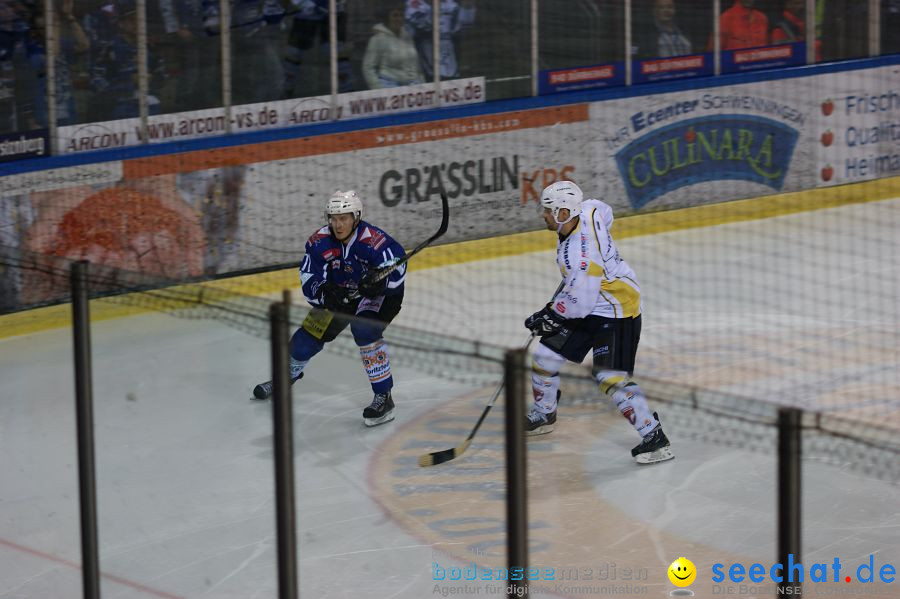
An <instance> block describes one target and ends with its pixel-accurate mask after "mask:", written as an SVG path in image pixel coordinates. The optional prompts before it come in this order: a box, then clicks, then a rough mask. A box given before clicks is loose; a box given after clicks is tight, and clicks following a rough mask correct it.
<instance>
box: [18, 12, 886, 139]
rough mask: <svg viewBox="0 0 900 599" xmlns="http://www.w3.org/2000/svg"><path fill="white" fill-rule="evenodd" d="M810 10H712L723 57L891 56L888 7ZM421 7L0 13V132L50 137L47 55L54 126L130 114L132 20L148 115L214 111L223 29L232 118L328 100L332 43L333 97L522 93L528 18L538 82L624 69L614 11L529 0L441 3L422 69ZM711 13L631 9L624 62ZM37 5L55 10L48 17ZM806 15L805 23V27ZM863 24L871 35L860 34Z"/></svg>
mask: <svg viewBox="0 0 900 599" xmlns="http://www.w3.org/2000/svg"><path fill="white" fill-rule="evenodd" d="M809 2H810V3H812V6H811V7H807V1H806V0H720V2H718V5H719V7H720V11H721V14H720V15H719V17H718V18H719V19H720V21H719V23H720V25H719V29H720V47H721V49H722V50H729V49H734V48H741V47H757V46H765V45H771V44H782V43H790V42H795V41H806V39H807V37H808V36H811V35H814V42H813V43H814V48H815V51H814V56H815V58H814V61H817V62H820V61H835V60H845V59H852V58H860V57H865V56H871V55H873V54H892V53H897V52H900V35H898V33H900V0H878V1H875V2H869V1H866V0H809ZM432 4H433V3H432V1H431V0H338V1H337V2H335V3H334V4H330V3H329V2H328V0H231V1H230V2H228V3H227V5H226V6H225V7H224V8H225V9H226V10H225V13H224V15H223V14H222V8H223V6H222V3H221V2H220V0H144V1H143V2H136V0H52V2H49V1H47V0H0V133H12V132H23V131H32V130H37V129H46V128H47V127H48V108H47V106H48V103H47V90H48V86H47V76H46V73H47V56H48V55H50V56H54V57H55V61H54V66H55V76H54V81H55V98H56V102H55V106H56V124H57V125H60V126H63V125H73V124H79V123H90V122H98V121H109V120H114V119H119V118H127V117H134V116H138V115H139V102H138V89H139V86H138V83H139V80H138V73H139V69H138V67H137V60H138V55H139V53H138V42H139V40H140V39H143V37H142V36H141V35H139V32H140V28H139V23H141V22H142V20H141V19H139V18H138V14H137V13H138V10H139V8H141V7H143V8H144V11H145V13H144V15H145V16H144V22H146V40H147V70H146V73H147V89H148V95H147V105H148V110H149V113H150V114H165V113H171V112H182V111H190V110H198V109H203V108H213V107H217V106H222V105H223V101H224V99H223V93H222V85H221V80H222V77H221V73H222V65H223V60H222V56H223V53H222V36H221V33H222V29H223V27H227V28H228V31H229V33H230V35H229V36H227V37H226V39H228V38H230V46H229V50H228V51H227V55H226V56H227V58H228V60H229V61H230V67H231V68H230V72H231V90H230V103H231V104H233V105H240V104H249V103H255V102H268V101H273V100H281V99H287V98H300V97H307V96H316V95H323V94H329V93H331V92H332V81H333V79H332V76H331V75H332V68H331V65H332V61H333V60H334V59H333V58H332V52H331V45H330V43H329V41H330V38H331V36H332V35H333V36H334V38H335V41H336V42H337V43H336V52H335V53H334V54H335V55H336V60H335V61H334V62H335V64H336V74H337V76H336V78H335V81H336V90H335V91H336V92H338V93H344V92H352V91H358V90H365V89H373V88H383V87H392V86H402V85H409V84H413V83H423V82H430V81H433V80H434V79H435V77H436V75H437V76H438V77H439V78H440V79H454V78H459V77H474V76H483V77H485V80H486V84H487V99H489V100H491V99H500V98H510V97H519V96H527V95H531V94H532V93H534V90H535V89H536V88H535V86H534V85H533V79H534V78H533V62H532V51H531V40H532V19H533V17H532V15H533V14H536V20H537V36H536V37H537V40H538V54H537V67H538V69H540V70H547V69H564V68H570V67H578V66H585V65H594V64H601V63H609V62H614V61H622V60H624V59H625V55H626V50H625V48H626V46H625V44H626V34H625V24H626V23H627V22H628V19H627V18H626V14H625V10H626V6H627V3H626V2H625V1H624V0H540V1H539V2H537V3H536V11H535V12H533V8H534V4H533V3H532V2H531V1H530V0H441V1H440V3H439V12H440V14H439V18H438V22H439V36H438V37H439V40H440V41H439V51H440V52H439V59H438V61H437V62H438V66H437V68H436V69H435V66H434V63H435V61H434V58H433V40H434V35H433V28H432V24H433V22H434V21H433V15H432ZM716 4H717V3H715V2H714V1H713V0H632V2H631V3H630V6H631V11H632V14H631V19H630V22H631V35H630V46H629V47H630V52H629V53H630V54H631V58H633V59H645V58H652V57H668V56H679V55H688V54H696V53H702V52H707V51H711V50H712V49H713V47H714V44H713V31H714V20H715V18H716V17H715V10H716ZM47 6H52V7H53V10H54V13H53V15H52V18H51V19H47V18H46V17H47V15H46V14H45V10H46V7H47ZM330 6H334V7H335V13H336V14H335V15H334V18H333V19H332V18H331V15H330V14H329V11H330ZM870 10H877V15H874V16H877V18H875V19H873V18H872V17H873V15H872V14H870ZM228 13H230V15H228ZM809 14H814V15H815V23H814V24H813V25H812V26H809V24H808V23H807V22H806V21H807V19H806V17H807V15H809ZM225 17H227V22H224V21H226V18H225ZM48 22H50V23H51V24H52V27H51V28H50V35H48V29H47V27H46V24H47V23H48ZM332 23H333V25H332ZM873 23H876V24H877V27H878V31H877V32H875V31H870V28H872V24H873ZM872 39H875V40H877V46H876V49H877V51H873V46H872V43H871V40H872ZM48 46H49V50H50V52H48ZM435 70H437V73H435Z"/></svg>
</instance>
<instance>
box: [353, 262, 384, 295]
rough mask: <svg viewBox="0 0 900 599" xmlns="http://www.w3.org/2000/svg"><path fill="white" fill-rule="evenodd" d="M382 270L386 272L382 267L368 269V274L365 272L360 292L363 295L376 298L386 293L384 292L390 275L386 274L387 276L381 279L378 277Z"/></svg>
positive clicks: (360, 284)
mask: <svg viewBox="0 0 900 599" xmlns="http://www.w3.org/2000/svg"><path fill="white" fill-rule="evenodd" d="M382 272H384V269H382V268H373V269H372V270H369V271H366V274H364V275H363V276H362V279H360V281H359V294H360V295H361V296H363V297H365V298H368V299H375V298H376V297H378V296H379V295H384V292H385V290H386V289H387V284H388V276H389V275H385V277H384V278H383V279H381V280H380V281H379V280H377V279H378V276H379V275H381V273H382Z"/></svg>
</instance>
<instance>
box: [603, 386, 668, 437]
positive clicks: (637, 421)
mask: <svg viewBox="0 0 900 599" xmlns="http://www.w3.org/2000/svg"><path fill="white" fill-rule="evenodd" d="M623 379H624V377H623ZM608 380H609V379H607V380H606V381H604V383H601V384H600V387H601V389H602V388H603V386H604V384H605V383H606V382H607V381H608ZM605 391H606V393H607V394H610V392H612V393H611V395H610V397H612V400H613V401H614V402H615V404H616V407H617V408H618V409H619V412H620V413H621V414H622V416H624V417H625V418H626V419H628V422H630V423H631V425H632V426H634V428H635V430H636V431H637V432H638V434H639V435H640V436H641V437H645V436H647V435H648V434H649V433H651V432H652V431H653V429H655V428H656V426H657V425H658V424H659V423H658V422H657V421H656V418H654V417H653V413H652V412H651V411H650V407H649V406H648V405H647V398H646V397H645V396H644V392H643V391H641V388H640V387H638V384H637V383H635V382H633V381H629V382H627V383H625V384H624V385H620V384H613V385H610V386H608V387H607V388H606V389H605Z"/></svg>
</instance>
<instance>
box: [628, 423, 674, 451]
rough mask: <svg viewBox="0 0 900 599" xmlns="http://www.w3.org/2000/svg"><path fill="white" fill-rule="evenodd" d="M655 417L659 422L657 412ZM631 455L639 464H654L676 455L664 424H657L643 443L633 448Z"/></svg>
mask: <svg viewBox="0 0 900 599" xmlns="http://www.w3.org/2000/svg"><path fill="white" fill-rule="evenodd" d="M653 417H654V418H656V421H657V422H659V416H657V415H656V412H654V413H653ZM631 455H632V457H634V459H635V461H636V462H637V463H638V464H654V463H656V462H664V461H666V460H671V459H672V458H674V457H675V454H674V453H672V448H671V447H670V446H669V439H668V437H666V434H665V433H664V432H663V430H662V424H660V425H659V426H657V427H656V428H655V429H653V431H651V432H650V434H649V435H647V436H646V437H644V438H643V439H642V440H641V444H640V445H638V446H637V447H635V448H634V449H632V450H631Z"/></svg>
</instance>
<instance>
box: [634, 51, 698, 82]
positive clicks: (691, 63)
mask: <svg viewBox="0 0 900 599" xmlns="http://www.w3.org/2000/svg"><path fill="white" fill-rule="evenodd" d="M713 72H714V64H713V55H712V52H706V53H703V54H689V55H687V56H673V57H671V58H650V59H647V60H635V61H634V68H632V78H633V80H634V82H635V83H646V82H649V81H668V80H670V79H684V78H686V77H700V76H703V75H712V74H713Z"/></svg>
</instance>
